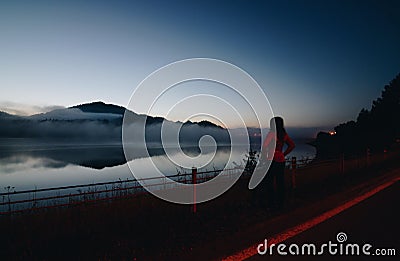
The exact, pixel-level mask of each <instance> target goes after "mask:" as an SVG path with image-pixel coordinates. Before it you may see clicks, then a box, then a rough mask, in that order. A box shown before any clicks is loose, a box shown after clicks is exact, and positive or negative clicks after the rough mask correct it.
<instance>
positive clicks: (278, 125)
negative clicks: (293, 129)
mask: <svg viewBox="0 0 400 261" xmlns="http://www.w3.org/2000/svg"><path fill="white" fill-rule="evenodd" d="M269 124H270V128H271V130H275V131H276V136H277V138H278V139H279V140H283V138H284V137H285V135H286V130H285V127H284V124H283V118H282V117H273V118H272V119H271V121H270V123H269Z"/></svg>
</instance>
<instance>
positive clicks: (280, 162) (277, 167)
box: [262, 117, 295, 208]
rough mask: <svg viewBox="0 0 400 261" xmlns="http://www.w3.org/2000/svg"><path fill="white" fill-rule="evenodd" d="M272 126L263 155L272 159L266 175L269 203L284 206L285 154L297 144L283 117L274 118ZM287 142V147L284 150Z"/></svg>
mask: <svg viewBox="0 0 400 261" xmlns="http://www.w3.org/2000/svg"><path fill="white" fill-rule="evenodd" d="M270 128H271V129H270V131H269V133H268V134H267V136H266V138H265V141H264V144H263V155H262V157H263V159H264V160H265V159H266V160H270V161H272V162H271V166H270V168H269V170H268V173H267V175H266V187H265V189H266V190H267V191H266V192H267V195H266V196H267V203H268V206H269V207H277V208H282V207H283V204H284V201H285V176H284V172H285V156H286V155H288V154H289V153H290V152H291V151H292V150H293V149H294V147H295V144H294V142H293V140H292V139H291V138H290V137H289V135H288V134H287V133H286V130H285V127H284V124H283V119H282V118H281V117H274V118H272V119H271V121H270ZM274 144H275V149H274V146H273V145H274ZM285 144H286V145H287V148H286V150H284V151H283V147H284V145H285ZM275 184H276V186H274V185H275ZM264 197H265V195H264Z"/></svg>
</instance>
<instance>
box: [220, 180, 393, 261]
mask: <svg viewBox="0 0 400 261" xmlns="http://www.w3.org/2000/svg"><path fill="white" fill-rule="evenodd" d="M399 180H400V177H395V178H393V179H391V180H390V181H387V182H386V183H384V184H381V185H379V186H378V187H376V188H373V189H372V190H370V191H368V192H366V193H364V194H362V195H360V196H358V197H356V198H354V199H352V200H350V201H348V202H346V203H344V204H342V205H340V206H338V207H335V208H334V209H331V210H328V211H326V212H324V213H323V214H321V215H319V216H317V217H315V218H312V219H310V220H308V221H306V222H304V223H302V224H300V225H297V226H294V227H292V228H289V229H287V230H285V231H283V232H281V233H279V234H277V235H275V236H272V237H271V238H268V239H267V240H268V243H270V244H279V243H281V242H283V241H285V240H287V239H289V238H292V237H294V236H296V235H298V234H300V233H302V232H304V231H306V230H308V229H310V228H312V227H314V226H316V225H318V224H320V223H322V222H324V221H325V220H328V219H330V218H332V217H334V216H336V215H337V214H339V213H341V212H343V211H345V210H346V209H349V208H351V207H353V206H354V205H356V204H358V203H360V202H362V201H364V200H366V199H367V198H370V197H372V196H373V195H375V194H377V193H378V192H380V191H382V190H384V189H385V188H387V187H389V186H391V185H393V184H394V183H396V182H397V181H399ZM260 242H261V241H260ZM258 245H259V243H256V244H254V245H252V246H250V247H248V248H246V249H244V250H241V251H239V252H237V253H235V254H233V255H230V256H227V257H225V258H223V259H222V260H223V261H232V260H235V261H236V260H245V259H248V258H250V257H252V256H254V255H257V254H258V252H257V246H258Z"/></svg>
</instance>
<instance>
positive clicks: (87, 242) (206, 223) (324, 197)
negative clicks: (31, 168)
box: [0, 157, 400, 260]
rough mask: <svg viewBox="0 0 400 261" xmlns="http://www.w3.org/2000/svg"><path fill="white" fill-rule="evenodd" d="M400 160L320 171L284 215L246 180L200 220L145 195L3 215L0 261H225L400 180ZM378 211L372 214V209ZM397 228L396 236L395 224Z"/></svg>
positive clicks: (293, 193)
mask: <svg viewBox="0 0 400 261" xmlns="http://www.w3.org/2000/svg"><path fill="white" fill-rule="evenodd" d="M397 159H398V157H396V158H395V159H394V160H391V161H385V162H384V163H380V164H376V165H374V166H368V167H362V168H358V169H357V170H352V171H351V172H345V173H344V174H340V173H337V174H333V175H324V173H327V172H326V169H323V170H321V168H319V169H320V170H319V171H318V168H317V169H316V170H314V172H315V173H316V174H315V173H314V174H313V175H318V177H323V178H315V182H303V183H301V182H299V183H300V184H299V185H298V187H297V188H296V190H288V193H287V196H288V199H287V204H286V206H285V208H284V209H282V210H279V211H276V210H275V211H274V210H267V209H266V208H262V207H258V206H255V205H254V204H253V203H254V195H253V192H252V191H250V190H248V189H247V183H248V180H241V181H240V182H238V183H237V184H236V185H235V186H234V187H233V188H231V189H230V190H229V191H228V192H226V193H225V194H223V195H222V196H221V197H219V198H217V199H215V200H213V201H211V202H207V203H204V204H200V205H198V208H197V210H198V211H197V213H195V214H194V213H192V211H191V207H190V206H182V205H176V204H171V203H167V202H164V201H161V200H159V199H157V198H155V197H153V196H150V195H142V196H136V197H134V198H127V199H121V200H116V201H114V202H112V203H99V204H95V205H93V204H92V205H79V206H74V207H70V208H59V209H49V210H45V211H40V212H33V213H26V214H23V215H16V216H11V217H10V216H2V217H0V231H1V235H2V236H1V237H0V257H1V260H188V259H190V260H209V259H220V258H223V257H225V256H228V255H230V254H232V253H235V252H236V251H238V250H240V249H242V248H245V247H247V246H250V245H252V244H254V243H255V242H257V240H258V239H260V238H263V237H265V236H268V235H273V234H276V233H279V231H281V230H282V229H285V228H287V227H290V226H293V225H295V224H297V223H299V222H304V221H305V220H307V219H309V218H310V217H312V216H313V215H317V214H319V213H321V212H323V211H326V210H328V209H330V208H331V207H334V206H336V205H337V204H340V203H341V202H344V201H346V200H348V199H349V198H351V197H352V196H353V195H355V194H357V193H361V192H362V191H364V190H368V187H373V186H374V184H378V183H380V182H384V180H385V179H387V178H388V175H391V176H393V175H398V171H396V170H397V169H399V168H400V163H399V162H398V160H397ZM357 164H358V163H357ZM335 168H336V167H334V171H333V172H332V173H335V170H336V169H335ZM319 172H321V173H320V174H319ZM388 173H389V174H388ZM393 173H394V174H393ZM304 175H305V174H304ZM310 175H311V174H310ZM299 178H300V177H299ZM307 178H308V179H310V176H308V177H307ZM305 180H306V179H305ZM310 180H313V179H310ZM373 208H374V207H372V209H370V210H369V211H374V210H373ZM348 219H349V222H357V220H352V219H351V217H349V218H348ZM382 219H383V220H382V222H385V220H384V217H382ZM393 229H394V230H398V226H396V227H394V228H393ZM371 233H372V234H373V233H375V232H373V230H372V232H371ZM350 236H351V234H350ZM372 236H373V235H371V237H372ZM379 236H381V235H379Z"/></svg>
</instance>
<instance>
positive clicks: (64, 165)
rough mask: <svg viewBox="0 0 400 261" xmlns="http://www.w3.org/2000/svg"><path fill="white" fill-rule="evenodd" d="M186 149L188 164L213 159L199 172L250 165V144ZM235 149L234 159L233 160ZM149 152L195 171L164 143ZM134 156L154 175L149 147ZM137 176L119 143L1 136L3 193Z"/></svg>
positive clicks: (161, 161) (302, 153) (160, 163)
mask: <svg viewBox="0 0 400 261" xmlns="http://www.w3.org/2000/svg"><path fill="white" fill-rule="evenodd" d="M295 142H296V148H295V150H294V151H293V152H292V153H291V155H290V156H296V157H297V158H299V159H301V158H303V157H308V158H313V157H314V156H315V149H314V147H312V146H310V145H307V144H305V141H295ZM182 150H183V152H184V153H185V154H186V155H188V156H189V157H192V159H186V162H185V164H187V165H190V166H193V167H199V166H198V164H200V163H199V162H208V161H209V163H208V164H206V165H205V166H203V167H201V168H200V169H199V171H202V170H212V169H214V168H215V169H222V168H224V167H225V166H226V165H227V166H228V167H234V166H235V165H240V164H242V165H244V159H245V158H246V156H245V155H246V153H247V149H246V148H245V147H235V148H230V147H227V146H219V147H218V149H217V150H216V152H215V155H214V152H213V150H212V149H210V150H205V151H203V153H201V154H200V151H199V149H198V148H197V147H194V146H186V147H183V148H182ZM231 151H232V158H231V159H230V161H229V156H230V154H231ZM149 154H150V159H151V161H152V162H153V163H154V164H155V165H156V166H157V167H158V168H159V169H160V171H161V172H162V173H163V174H164V175H175V174H177V173H178V171H180V172H190V169H182V168H181V167H180V166H177V165H175V164H174V163H173V162H171V161H170V160H169V159H168V157H167V156H166V155H165V153H164V151H163V150H162V149H161V148H157V147H154V148H151V149H149ZM199 155H200V156H199ZM178 156H179V155H178ZM197 156H199V157H198V158H197V159H196V160H194V159H193V158H194V157H197ZM213 156H214V157H213ZM179 158H182V157H179ZM129 160H130V161H133V162H134V163H135V166H136V168H135V170H137V171H140V172H142V173H146V175H148V176H149V177H150V176H152V173H147V172H149V166H148V165H147V164H149V157H148V156H147V155H146V153H145V152H143V151H137V153H136V154H135V155H134V156H133V158H132V159H129ZM184 160H185V159H184ZM132 178H133V175H132V174H131V172H130V170H129V167H128V164H127V163H126V160H125V157H124V153H123V149H122V147H121V146H120V145H119V144H101V145H99V144H82V143H79V144H73V143H70V142H69V143H57V142H50V141H47V142H46V141H40V142H38V141H34V140H29V139H1V140H0V191H2V192H6V190H5V187H7V186H11V187H14V189H13V190H16V191H20V190H28V189H35V188H37V189H40V188H48V187H57V186H68V185H77V184H92V183H97V182H108V181H117V180H126V179H132Z"/></svg>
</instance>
